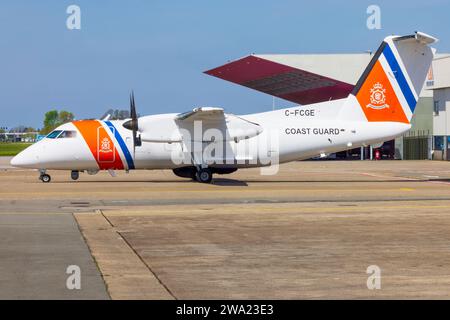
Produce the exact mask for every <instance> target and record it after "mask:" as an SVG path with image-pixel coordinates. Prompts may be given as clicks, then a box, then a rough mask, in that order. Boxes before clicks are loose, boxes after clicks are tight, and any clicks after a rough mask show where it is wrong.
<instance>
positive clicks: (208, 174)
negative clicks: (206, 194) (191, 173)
mask: <svg viewBox="0 0 450 320" xmlns="http://www.w3.org/2000/svg"><path fill="white" fill-rule="evenodd" d="M212 177H213V173H212V171H211V169H209V168H199V169H198V170H197V172H196V173H195V180H197V181H198V182H201V183H211V181H212Z"/></svg>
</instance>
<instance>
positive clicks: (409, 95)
mask: <svg viewBox="0 0 450 320" xmlns="http://www.w3.org/2000/svg"><path fill="white" fill-rule="evenodd" d="M383 54H384V57H385V58H386V60H387V62H388V64H389V66H390V67H391V70H392V71H393V73H394V76H395V79H396V80H397V82H398V84H399V86H400V89H401V90H402V93H403V96H404V97H405V99H406V102H408V105H409V108H410V109H411V112H414V109H415V108H416V103H417V100H416V98H415V97H414V94H413V92H412V91H411V88H410V86H409V84H408V82H407V81H406V78H405V75H404V74H403V72H402V69H401V68H400V65H399V64H398V62H397V60H396V59H395V56H394V53H393V52H392V50H391V48H390V47H389V45H387V46H386V47H385V48H384V50H383Z"/></svg>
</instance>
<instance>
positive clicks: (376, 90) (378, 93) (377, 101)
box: [366, 82, 389, 110]
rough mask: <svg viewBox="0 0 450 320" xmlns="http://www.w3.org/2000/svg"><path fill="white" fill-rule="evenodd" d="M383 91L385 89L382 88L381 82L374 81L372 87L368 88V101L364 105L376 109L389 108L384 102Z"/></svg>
mask: <svg viewBox="0 0 450 320" xmlns="http://www.w3.org/2000/svg"><path fill="white" fill-rule="evenodd" d="M385 92H386V89H384V88H383V85H382V84H381V83H379V82H377V83H375V84H374V85H373V88H372V89H370V103H369V104H368V105H367V106H366V107H367V108H372V109H376V110H381V109H385V108H389V105H387V104H386V95H385Z"/></svg>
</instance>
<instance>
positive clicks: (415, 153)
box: [403, 136, 430, 160]
mask: <svg viewBox="0 0 450 320" xmlns="http://www.w3.org/2000/svg"><path fill="white" fill-rule="evenodd" d="M429 141H430V138H429V137H428V136H410V137H403V159H404V160H427V159H428V154H429Z"/></svg>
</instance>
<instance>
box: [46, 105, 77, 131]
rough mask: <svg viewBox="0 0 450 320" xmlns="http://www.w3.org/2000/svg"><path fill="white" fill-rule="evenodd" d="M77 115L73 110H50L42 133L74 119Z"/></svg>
mask: <svg viewBox="0 0 450 320" xmlns="http://www.w3.org/2000/svg"><path fill="white" fill-rule="evenodd" d="M74 118H75V116H74V115H73V113H72V112H69V111H65V110H61V111H59V112H58V110H50V111H48V112H46V113H45V117H44V127H43V128H42V130H41V134H47V133H50V132H51V131H53V130H54V129H55V128H56V127H59V126H60V125H62V124H64V123H67V122H71V121H73V120H74Z"/></svg>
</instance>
